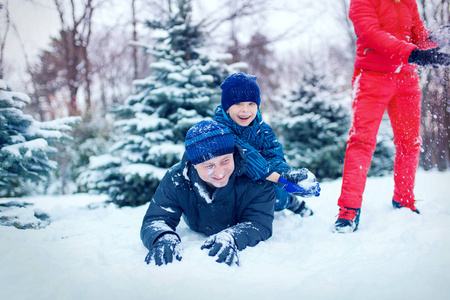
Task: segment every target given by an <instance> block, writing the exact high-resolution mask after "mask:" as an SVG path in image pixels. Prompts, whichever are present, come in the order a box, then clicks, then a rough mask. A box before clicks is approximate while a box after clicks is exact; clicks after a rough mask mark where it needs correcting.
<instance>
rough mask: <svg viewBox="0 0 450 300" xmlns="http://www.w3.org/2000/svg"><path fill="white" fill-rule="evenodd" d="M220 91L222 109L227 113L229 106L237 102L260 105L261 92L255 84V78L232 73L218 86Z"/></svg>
mask: <svg viewBox="0 0 450 300" xmlns="http://www.w3.org/2000/svg"><path fill="white" fill-rule="evenodd" d="M220 88H221V89H222V108H223V110H224V111H227V110H228V109H229V108H230V106H232V105H234V104H236V103H239V102H254V103H256V105H258V108H259V105H260V104H261V91H260V90H259V86H258V84H257V83H256V76H254V75H247V74H244V73H241V72H240V73H234V74H232V75H230V76H228V78H227V79H225V81H224V82H223V83H222V84H221V85H220Z"/></svg>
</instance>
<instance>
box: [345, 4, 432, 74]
mask: <svg viewBox="0 0 450 300" xmlns="http://www.w3.org/2000/svg"><path fill="white" fill-rule="evenodd" d="M349 17H350V20H351V21H352V22H353V26H354V28H355V33H356V35H357V37H358V39H357V43H356V46H357V47H356V59H355V68H356V69H361V70H371V71H377V72H387V73H394V72H395V73H397V72H409V71H413V70H415V69H416V68H417V66H415V65H411V64H408V58H409V55H410V54H411V51H412V50H414V49H416V48H419V49H429V48H434V47H436V46H437V45H436V44H435V43H432V42H430V41H429V40H428V34H429V31H427V30H426V29H425V27H424V26H423V22H422V20H421V19H420V16H419V12H418V9H417V3H416V1H415V0H400V2H398V3H397V2H396V1H394V0H351V3H350V10H349Z"/></svg>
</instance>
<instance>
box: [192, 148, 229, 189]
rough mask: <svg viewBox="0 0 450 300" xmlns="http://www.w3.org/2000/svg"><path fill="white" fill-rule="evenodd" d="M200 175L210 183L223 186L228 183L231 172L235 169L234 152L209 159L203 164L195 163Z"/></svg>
mask: <svg viewBox="0 0 450 300" xmlns="http://www.w3.org/2000/svg"><path fill="white" fill-rule="evenodd" d="M194 168H195V169H196V170H197V173H198V176H200V178H201V179H202V180H203V181H204V182H206V183H207V184H208V185H210V186H213V187H215V188H221V187H224V186H226V185H227V184H228V180H229V179H230V176H231V174H233V171H234V158H233V154H232V153H230V154H225V155H222V156H218V157H216V158H213V159H210V160H207V161H205V162H203V163H201V164H198V165H194Z"/></svg>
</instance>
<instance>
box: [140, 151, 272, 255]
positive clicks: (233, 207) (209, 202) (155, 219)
mask: <svg viewBox="0 0 450 300" xmlns="http://www.w3.org/2000/svg"><path fill="white" fill-rule="evenodd" d="M234 162H235V170H234V172H233V174H232V175H231V177H230V179H229V182H228V184H227V185H226V186H225V187H223V188H219V189H216V190H215V192H214V193H213V195H212V196H211V195H210V194H209V193H208V191H207V189H206V187H205V183H204V181H203V180H201V179H200V177H199V176H198V174H197V171H196V170H195V168H194V166H193V165H192V163H191V162H190V161H189V158H188V156H187V155H186V153H185V154H184V156H183V158H182V160H181V162H179V163H178V164H176V165H175V166H173V167H172V168H171V169H170V170H168V171H167V173H166V175H165V176H164V178H163V179H162V181H161V182H160V184H159V186H158V188H157V190H156V192H155V194H154V196H153V198H152V200H151V201H150V204H149V207H148V209H147V213H146V214H145V217H144V220H143V223H142V227H141V239H142V242H143V243H144V246H145V247H147V249H150V248H151V247H152V245H153V243H154V242H155V241H156V240H157V239H158V237H160V236H161V235H162V234H165V233H175V228H176V227H177V225H178V224H179V222H180V218H181V216H182V215H183V217H184V220H185V222H186V224H187V225H188V226H189V227H190V228H191V229H192V230H195V231H197V232H200V233H203V234H205V235H207V236H209V235H212V234H215V233H218V232H220V231H222V230H225V229H226V230H227V232H228V233H230V234H231V235H232V236H233V238H234V240H235V242H236V245H237V248H238V250H243V249H244V248H245V247H247V246H255V245H256V244H257V243H258V242H260V241H264V240H266V239H268V238H269V237H271V235H272V222H273V218H274V201H275V192H274V186H273V184H272V183H271V182H268V181H256V182H255V181H252V180H251V179H250V178H248V177H247V176H246V175H244V173H245V168H246V164H247V162H246V160H245V157H244V156H243V154H242V149H240V148H236V150H235V153H234ZM227 228H228V229H227ZM175 234H176V233H175Z"/></svg>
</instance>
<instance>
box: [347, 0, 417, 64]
mask: <svg viewBox="0 0 450 300" xmlns="http://www.w3.org/2000/svg"><path fill="white" fill-rule="evenodd" d="M375 3H376V0H352V1H351V3H350V9H349V17H350V20H351V21H352V22H353V26H354V28H355V33H356V35H357V36H358V39H362V40H363V41H364V44H365V45H366V46H367V48H369V49H372V50H375V51H377V52H378V53H381V54H383V55H384V56H385V57H387V58H391V59H394V60H400V61H403V62H404V63H407V61H408V57H409V55H410V54H411V51H412V50H414V49H416V48H417V46H415V45H414V44H412V43H408V42H406V41H403V40H400V39H398V38H396V37H395V36H393V35H392V34H390V33H388V32H386V31H385V30H383V29H382V28H381V24H380V21H379V18H378V14H377V11H376V4H375Z"/></svg>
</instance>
